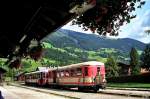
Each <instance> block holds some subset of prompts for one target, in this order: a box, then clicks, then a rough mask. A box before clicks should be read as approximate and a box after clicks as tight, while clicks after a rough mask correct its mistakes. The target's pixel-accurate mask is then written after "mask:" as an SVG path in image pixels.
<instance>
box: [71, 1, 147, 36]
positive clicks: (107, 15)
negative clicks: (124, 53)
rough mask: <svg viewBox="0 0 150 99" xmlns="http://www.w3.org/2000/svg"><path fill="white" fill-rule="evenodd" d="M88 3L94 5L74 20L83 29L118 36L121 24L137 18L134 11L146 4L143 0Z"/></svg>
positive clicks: (73, 22)
mask: <svg viewBox="0 0 150 99" xmlns="http://www.w3.org/2000/svg"><path fill="white" fill-rule="evenodd" d="M87 4H91V5H94V6H92V8H90V9H88V10H87V11H86V12H85V13H83V14H82V15H80V16H78V17H77V18H76V19H75V20H73V21H72V24H73V25H74V24H77V25H79V26H80V27H81V26H82V27H83V30H85V31H86V30H88V29H90V30H91V31H92V32H95V31H97V33H99V34H100V35H106V34H108V33H109V35H113V36H117V35H118V31H119V28H120V26H122V25H123V24H124V23H130V20H131V19H133V18H135V17H136V15H133V14H132V12H133V11H135V9H136V8H141V6H142V5H144V4H145V1H143V0H87Z"/></svg>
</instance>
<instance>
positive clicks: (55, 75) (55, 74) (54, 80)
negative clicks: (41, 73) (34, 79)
mask: <svg viewBox="0 0 150 99" xmlns="http://www.w3.org/2000/svg"><path fill="white" fill-rule="evenodd" d="M52 73H53V83H56V77H57V73H56V71H52Z"/></svg>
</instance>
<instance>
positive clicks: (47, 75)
mask: <svg viewBox="0 0 150 99" xmlns="http://www.w3.org/2000/svg"><path fill="white" fill-rule="evenodd" d="M105 74H106V73H105V65H104V63H102V62H98V61H88V62H82V63H77V64H71V65H67V66H62V67H57V68H50V69H46V70H43V71H35V72H30V73H26V74H25V84H27V85H37V86H49V87H55V88H56V87H57V88H78V90H80V91H83V90H93V91H95V92H97V91H98V90H99V89H100V88H101V89H105V88H106V82H107V81H106V79H105Z"/></svg>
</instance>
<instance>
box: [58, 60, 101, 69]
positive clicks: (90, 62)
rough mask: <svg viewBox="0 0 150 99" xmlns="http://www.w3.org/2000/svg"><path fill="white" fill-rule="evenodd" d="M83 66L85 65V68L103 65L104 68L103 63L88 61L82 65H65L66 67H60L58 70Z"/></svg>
mask: <svg viewBox="0 0 150 99" xmlns="http://www.w3.org/2000/svg"><path fill="white" fill-rule="evenodd" d="M83 65H86V66H90V65H99V66H101V65H103V66H104V63H102V62H98V61H88V62H82V63H77V64H71V65H67V66H62V67H59V69H58V70H63V69H66V68H70V69H71V68H77V67H81V66H83Z"/></svg>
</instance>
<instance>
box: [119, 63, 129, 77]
mask: <svg viewBox="0 0 150 99" xmlns="http://www.w3.org/2000/svg"><path fill="white" fill-rule="evenodd" d="M118 66H119V67H120V70H119V76H129V75H131V69H130V64H129V63H123V62H118Z"/></svg>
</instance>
